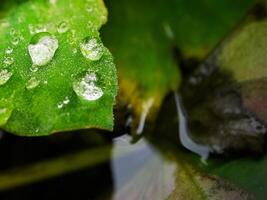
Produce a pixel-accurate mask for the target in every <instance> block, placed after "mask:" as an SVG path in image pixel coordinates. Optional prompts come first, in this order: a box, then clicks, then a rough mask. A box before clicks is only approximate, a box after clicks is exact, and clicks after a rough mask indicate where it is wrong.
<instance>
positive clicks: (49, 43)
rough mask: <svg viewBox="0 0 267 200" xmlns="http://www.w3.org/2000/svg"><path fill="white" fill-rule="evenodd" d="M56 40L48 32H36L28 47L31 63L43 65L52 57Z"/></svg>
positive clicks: (56, 47)
mask: <svg viewBox="0 0 267 200" xmlns="http://www.w3.org/2000/svg"><path fill="white" fill-rule="evenodd" d="M57 49H58V40H57V39H56V38H55V37H54V36H53V35H51V34H50V33H46V32H42V33H37V34H36V35H35V36H33V38H32V42H31V44H30V45H29V47H28V50H29V53H30V56H31V59H32V62H33V65H37V66H44V65H46V64H48V63H49V62H50V61H51V60H52V59H53V57H54V55H55V52H56V50H57Z"/></svg>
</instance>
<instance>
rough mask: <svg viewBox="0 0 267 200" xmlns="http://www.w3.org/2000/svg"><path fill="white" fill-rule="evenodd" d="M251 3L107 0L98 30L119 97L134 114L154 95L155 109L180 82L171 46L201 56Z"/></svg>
mask: <svg viewBox="0 0 267 200" xmlns="http://www.w3.org/2000/svg"><path fill="white" fill-rule="evenodd" d="M250 5H251V1H249V0H245V1H244V0H238V1H231V0H227V1H213V0H206V1H198V0H194V1H186V0H170V1H168V2H166V1H164V0H156V1H154V0H153V1H152V0H142V1H141V0H116V1H107V7H108V9H109V13H110V15H109V21H108V24H107V25H106V26H105V27H104V28H103V32H102V33H103V40H104V43H105V44H106V45H107V46H108V48H109V49H110V50H111V52H112V54H113V55H114V57H115V63H116V65H117V68H118V72H119V82H120V96H119V97H120V100H122V102H127V103H130V104H131V105H132V106H133V110H134V111H135V113H137V114H139V115H140V113H141V112H143V111H144V110H146V109H144V108H147V107H149V106H147V105H149V102H151V100H153V101H152V102H153V108H154V109H152V110H153V111H154V112H155V111H156V110H157V108H158V107H159V106H160V104H161V102H162V100H163V98H164V97H165V95H166V94H167V93H169V92H170V91H172V90H175V89H177V88H178V87H179V84H180V82H181V77H180V73H179V70H178V68H179V66H178V64H177V60H176V61H175V57H174V55H173V49H174V47H177V48H178V49H180V51H181V53H182V55H183V56H184V57H185V58H188V57H196V58H199V59H202V58H203V57H204V56H206V55H207V53H208V52H209V51H210V50H211V49H212V48H213V47H214V46H215V45H216V44H217V43H218V42H219V40H221V39H222V37H223V36H224V35H225V34H226V33H227V32H228V31H229V30H230V29H231V28H232V27H233V26H234V25H235V24H236V23H237V22H238V21H239V20H240V19H241V17H242V16H243V15H244V14H245V12H246V10H247V9H248V8H249V7H250ZM150 105H151V104H150Z"/></svg>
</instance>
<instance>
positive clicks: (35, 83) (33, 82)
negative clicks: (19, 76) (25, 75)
mask: <svg viewBox="0 0 267 200" xmlns="http://www.w3.org/2000/svg"><path fill="white" fill-rule="evenodd" d="M39 83H40V81H38V80H37V79H36V78H35V77H32V78H30V80H28V82H27V85H26V88H27V89H28V90H32V89H34V88H36V87H37V86H38V85H39Z"/></svg>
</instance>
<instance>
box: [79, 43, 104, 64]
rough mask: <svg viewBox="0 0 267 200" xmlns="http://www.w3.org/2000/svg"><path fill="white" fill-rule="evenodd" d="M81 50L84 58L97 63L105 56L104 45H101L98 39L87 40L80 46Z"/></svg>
mask: <svg viewBox="0 0 267 200" xmlns="http://www.w3.org/2000/svg"><path fill="white" fill-rule="evenodd" d="M80 49H81V52H82V54H83V56H84V57H85V58H87V59H89V60H92V61H97V60H99V59H100V58H101V57H102V56H103V53H104V52H103V45H102V43H99V42H98V41H97V39H96V38H93V39H89V38H86V39H85V40H84V42H83V43H81V44H80Z"/></svg>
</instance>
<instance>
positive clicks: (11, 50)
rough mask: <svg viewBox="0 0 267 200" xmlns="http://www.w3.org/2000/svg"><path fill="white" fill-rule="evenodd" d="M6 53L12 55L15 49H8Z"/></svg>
mask: <svg viewBox="0 0 267 200" xmlns="http://www.w3.org/2000/svg"><path fill="white" fill-rule="evenodd" d="M5 52H6V54H11V53H12V52H13V49H12V48H11V47H8V48H7V49H6V51H5Z"/></svg>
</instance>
